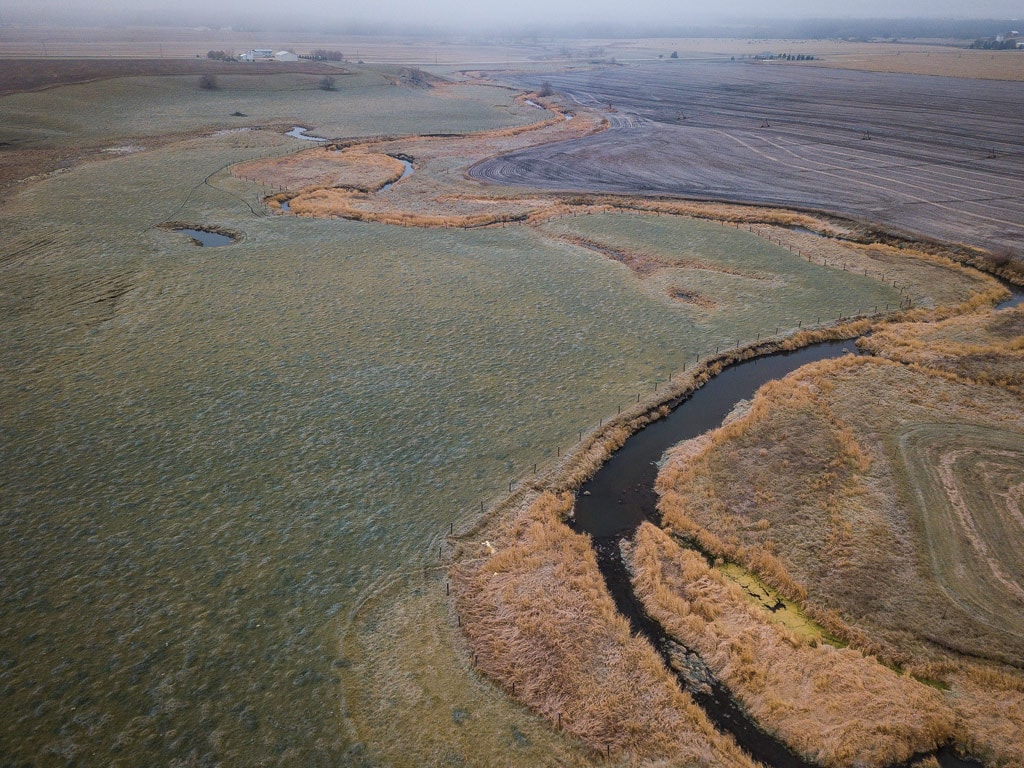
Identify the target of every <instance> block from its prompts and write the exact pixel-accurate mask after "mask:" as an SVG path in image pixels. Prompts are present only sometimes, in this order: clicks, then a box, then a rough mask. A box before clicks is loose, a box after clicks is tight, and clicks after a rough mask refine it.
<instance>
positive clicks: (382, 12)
mask: <svg viewBox="0 0 1024 768" xmlns="http://www.w3.org/2000/svg"><path fill="white" fill-rule="evenodd" d="M1021 16H1024V0H970V2H965V1H964V0H858V1H857V2H855V3H851V2H850V0H719V2H707V0H700V1H697V0H677V1H676V2H672V0H475V1H474V2H469V1H467V0H358V1H354V0H333V1H332V0H305V2H302V3H290V2H285V1H284V0H28V1H26V0H0V24H2V23H4V22H10V21H13V22H22V23H23V22H25V21H31V20H33V19H36V20H46V21H48V22H53V21H60V20H62V19H64V20H67V21H68V22H75V23H79V22H81V21H83V20H88V19H89V18H90V17H93V18H96V19H97V20H100V21H106V22H110V21H120V22H122V23H131V24H145V23H147V22H149V23H156V24H168V23H173V22H174V21H175V20H180V23H181V25H182V26H195V25H218V26H224V25H231V24H235V25H236V26H244V25H245V24H247V23H248V24H251V23H253V22H254V21H258V20H267V21H270V20H275V19H276V20H280V21H285V20H291V21H292V22H296V23H301V22H304V21H307V22H310V23H313V24H315V23H316V22H317V21H318V20H319V22H320V23H322V24H331V25H336V24H344V23H346V22H349V23H355V22H359V23H386V24H399V25H403V26H409V25H417V24H420V25H424V26H428V27H433V28H446V27H448V28H463V29H469V28H481V29H486V28H495V27H500V26H516V27H525V26H540V27H543V26H545V25H548V26H559V27H564V26H567V25H568V26H571V25H574V24H579V25H583V26H594V25H606V24H615V23H622V24H624V25H627V26H638V25H665V26H666V27H673V26H674V27H684V26H692V25H699V24H710V23H718V22H728V23H742V22H743V21H744V20H747V19H757V20H764V19H798V18H835V17H845V18H889V19H893V18H910V17H914V18H1004V19H1012V18H1019V17H1021Z"/></svg>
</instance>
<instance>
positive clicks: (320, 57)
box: [302, 48, 345, 61]
mask: <svg viewBox="0 0 1024 768" xmlns="http://www.w3.org/2000/svg"><path fill="white" fill-rule="evenodd" d="M302 58H304V59H305V58H310V59H313V60H314V61H344V60H345V56H344V55H343V54H342V53H341V51H329V50H327V49H326V48H317V49H316V50H315V51H313V52H312V53H311V54H309V56H308V57H307V56H303V57H302Z"/></svg>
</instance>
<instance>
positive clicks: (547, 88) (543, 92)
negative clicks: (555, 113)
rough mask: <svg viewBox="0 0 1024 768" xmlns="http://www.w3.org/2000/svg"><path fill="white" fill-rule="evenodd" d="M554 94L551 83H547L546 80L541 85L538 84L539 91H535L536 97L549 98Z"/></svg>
mask: <svg viewBox="0 0 1024 768" xmlns="http://www.w3.org/2000/svg"><path fill="white" fill-rule="evenodd" d="M554 92H555V91H554V89H553V88H552V87H551V83H549V82H548V81H547V80H545V81H544V82H543V83H541V84H540V90H539V91H537V95H538V96H550V95H551V94H553V93H554Z"/></svg>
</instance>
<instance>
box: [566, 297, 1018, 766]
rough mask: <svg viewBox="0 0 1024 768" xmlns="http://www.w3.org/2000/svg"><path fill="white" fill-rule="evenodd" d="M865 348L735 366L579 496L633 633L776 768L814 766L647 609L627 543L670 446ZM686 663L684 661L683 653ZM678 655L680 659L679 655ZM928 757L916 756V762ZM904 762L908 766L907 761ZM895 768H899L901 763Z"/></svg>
mask: <svg viewBox="0 0 1024 768" xmlns="http://www.w3.org/2000/svg"><path fill="white" fill-rule="evenodd" d="M1010 287H1011V288H1012V290H1013V292H1014V296H1013V298H1011V299H1009V300H1007V301H1005V302H1002V303H1001V304H1000V305H998V307H997V309H1004V308H1007V307H1010V306H1015V305H1017V304H1019V303H1020V302H1021V301H1022V299H1024V291H1022V290H1021V289H1019V288H1015V287H1012V286H1010ZM846 354H858V352H857V348H856V346H855V345H854V342H853V340H848V341H829V342H822V343H819V344H813V345H811V346H808V347H804V348H803V349H799V350H796V351H793V352H780V353H776V354H772V355H768V356H765V357H761V358H755V359H752V360H747V361H744V362H741V363H737V364H735V365H732V366H729V367H728V368H726V369H725V370H723V371H722V372H721V373H720V374H718V375H717V376H716V377H714V378H713V379H712V380H711V381H710V382H708V383H707V384H706V385H705V386H704V387H702V388H701V389H698V390H696V391H695V392H693V393H692V394H691V395H689V396H687V397H684V398H682V399H680V400H678V401H676V402H674V403H670V407H671V408H672V412H671V413H670V414H669V415H668V416H667V417H666V418H664V419H661V420H659V421H655V422H653V423H651V424H649V425H648V426H646V427H645V428H644V429H642V430H640V431H639V432H637V433H636V434H634V435H633V436H631V437H630V438H629V439H628V440H627V441H626V443H625V445H623V447H622V448H620V449H619V450H618V451H617V452H616V453H615V454H614V455H613V456H612V457H611V458H610V459H609V460H608V461H607V462H606V463H605V464H604V466H602V467H601V468H600V469H599V470H598V472H597V473H596V474H595V475H594V476H593V477H592V478H591V479H590V480H589V481H588V482H587V483H585V484H584V485H583V487H582V488H581V489H580V492H579V494H578V495H577V498H576V503H575V510H574V517H573V519H572V520H570V521H569V523H570V525H571V527H572V528H573V530H575V531H577V532H580V533H586V534H589V535H590V537H591V540H592V541H593V545H594V549H595V553H596V554H597V559H598V565H599V567H600V569H601V573H602V575H603V576H604V579H605V583H606V584H607V586H608V589H609V591H610V592H611V594H612V597H613V599H614V600H615V604H616V606H617V607H618V609H619V611H620V612H621V613H622V614H623V615H624V616H625V617H626V618H627V619H628V620H629V622H630V625H631V627H632V629H633V631H634V632H638V633H641V634H643V635H644V636H645V637H647V639H648V640H649V641H650V642H651V643H652V645H653V646H654V648H655V649H657V651H658V652H659V653H660V654H661V656H662V658H663V659H664V661H665V663H666V666H667V667H668V668H669V669H670V670H672V671H673V672H674V673H675V674H676V676H677V677H678V679H679V681H680V683H681V685H682V686H683V687H684V688H685V689H686V690H687V691H688V692H689V693H690V695H691V696H692V697H693V698H694V700H695V701H696V702H697V703H698V704H700V705H701V706H702V707H703V708H704V710H705V711H706V712H707V714H708V716H709V717H710V719H711V720H712V722H713V723H715V725H716V726H717V727H718V728H719V729H721V730H723V731H726V732H728V733H730V734H732V735H733V737H734V738H735V739H736V741H737V743H738V744H739V745H740V746H741V747H743V748H744V749H745V750H747V752H748V753H749V754H750V755H751V756H752V757H754V758H755V759H757V760H760V761H761V762H762V763H764V764H765V765H767V766H771V767H772V768H813V766H814V764H813V763H810V762H808V761H806V760H804V759H803V758H801V757H800V756H799V755H796V754H795V753H794V752H792V751H791V750H790V749H789V748H788V747H787V746H786V745H785V744H784V743H782V742H781V741H779V740H778V739H776V738H774V737H773V736H771V735H769V734H767V733H765V732H764V731H762V730H761V729H760V728H759V727H758V726H757V723H756V722H754V720H752V719H751V718H750V717H749V716H748V715H747V714H746V712H744V711H743V710H742V709H741V708H740V707H739V706H738V705H737V703H736V702H735V701H734V700H733V698H732V696H731V695H730V693H729V691H728V689H727V688H726V687H725V686H724V685H722V684H721V683H720V682H718V681H717V680H716V679H715V678H714V676H713V674H712V673H711V671H710V670H709V669H708V668H707V667H706V665H704V663H703V661H702V660H701V659H700V658H699V656H698V655H697V654H696V653H694V652H693V651H692V650H690V649H686V648H683V647H682V646H680V645H678V644H677V643H675V641H674V640H672V639H671V638H670V637H668V635H667V634H666V632H665V631H664V629H663V628H662V627H661V626H660V625H659V624H658V623H657V622H656V621H654V620H653V619H652V618H651V617H650V616H648V615H647V614H646V612H645V611H644V608H643V605H642V603H641V602H640V600H639V599H638V598H637V597H636V595H635V594H634V593H633V589H632V585H631V583H630V578H629V573H628V571H627V569H626V566H625V563H624V562H623V560H622V555H621V550H620V544H621V542H622V541H623V540H624V539H629V538H631V537H632V535H633V533H634V532H635V531H636V529H637V528H638V527H639V525H640V524H641V523H642V522H643V521H644V520H651V521H652V522H655V523H657V522H659V513H658V511H657V494H656V493H655V490H654V482H655V478H656V477H657V473H658V465H657V462H658V461H659V460H660V459H661V457H662V455H663V454H664V453H665V451H666V450H668V449H669V448H670V447H671V446H673V445H675V444H676V443H679V442H680V441H683V440H687V439H690V438H693V437H697V436H698V435H701V434H703V433H704V432H706V431H708V430H710V429H714V428H715V427H717V426H719V425H720V424H721V423H722V421H723V419H724V418H725V417H726V415H727V414H728V413H729V412H730V411H731V410H732V409H733V408H734V407H735V405H736V404H737V403H738V402H739V401H740V400H743V399H747V398H750V397H752V396H753V394H754V393H755V392H756V391H757V389H758V388H759V387H760V386H761V385H762V384H764V383H766V382H768V381H771V380H773V379H778V378H781V377H783V376H785V375H786V374H788V373H790V372H792V371H794V370H796V369H797V368H799V367H800V366H803V365H806V364H807V363H812V362H816V361H818V360H826V359H830V358H835V357H840V356H842V355H846ZM681 656H682V657H683V658H684V659H685V661H684V662H683V663H682V664H680V663H679V661H678V660H679V659H680V657H681ZM673 657H675V659H676V660H677V661H676V663H675V664H673V662H672V658H673ZM931 754H933V755H934V757H935V758H936V759H937V760H938V763H939V765H940V766H942V768H977V766H979V765H980V763H978V762H977V761H975V760H973V759H970V758H963V757H961V756H959V755H957V754H956V753H955V752H954V750H953V749H952V747H950V746H945V747H943V748H941V749H939V750H938V751H936V752H934V753H931ZM921 757H924V755H915V756H914V757H913V758H912V759H911V761H910V762H911V763H913V762H914V760H916V759H919V758H921ZM902 765H905V764H901V766H902ZM893 768H900V766H894V767H893Z"/></svg>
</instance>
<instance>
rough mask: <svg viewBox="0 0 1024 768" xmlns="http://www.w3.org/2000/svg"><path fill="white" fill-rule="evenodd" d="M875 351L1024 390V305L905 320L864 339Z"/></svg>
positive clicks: (862, 342) (863, 344)
mask: <svg viewBox="0 0 1024 768" xmlns="http://www.w3.org/2000/svg"><path fill="white" fill-rule="evenodd" d="M858 346H860V347H861V348H862V349H864V350H866V351H869V352H871V353H872V354H874V355H881V356H883V357H886V358H888V359H891V360H898V361H900V362H903V363H908V364H916V365H920V366H922V367H924V368H928V369H932V370H936V371H939V372H944V373H949V374H953V375H954V376H955V377H956V378H958V379H960V380H963V381H968V382H974V383H982V384H992V385H996V386H1000V387H1004V388H1009V389H1013V390H1015V391H1018V392H1024V307H1015V308H1012V309H1008V310H1006V311H1003V312H974V313H972V314H967V315H963V316H956V317H952V318H949V319H947V320H943V321H941V322H937V323H902V324H899V325H895V326H890V327H888V328H885V329H883V330H881V331H879V332H878V333H876V334H873V335H872V336H870V337H866V338H864V339H862V340H860V341H858Z"/></svg>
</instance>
